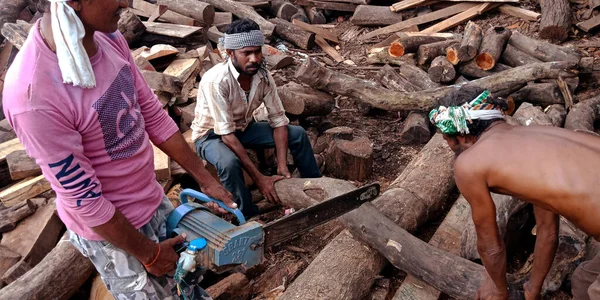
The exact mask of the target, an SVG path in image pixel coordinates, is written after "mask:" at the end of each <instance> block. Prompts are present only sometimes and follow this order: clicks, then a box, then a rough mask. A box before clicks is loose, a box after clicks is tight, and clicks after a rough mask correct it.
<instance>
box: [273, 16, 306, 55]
mask: <svg viewBox="0 0 600 300" xmlns="http://www.w3.org/2000/svg"><path fill="white" fill-rule="evenodd" d="M269 21H271V22H272V23H273V24H275V33H276V34H277V35H278V36H280V37H282V38H283V39H285V40H288V41H289V42H291V43H293V44H294V45H296V46H298V47H300V48H302V49H305V50H308V49H310V48H312V47H313V46H314V44H315V34H314V33H312V32H308V31H304V30H302V29H300V28H299V27H298V26H296V25H294V24H292V23H290V22H288V21H286V20H283V19H271V20H269Z"/></svg>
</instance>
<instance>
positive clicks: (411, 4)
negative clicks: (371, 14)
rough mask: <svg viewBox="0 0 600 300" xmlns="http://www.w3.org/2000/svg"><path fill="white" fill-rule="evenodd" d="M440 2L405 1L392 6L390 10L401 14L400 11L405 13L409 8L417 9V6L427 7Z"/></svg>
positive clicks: (426, 0)
mask: <svg viewBox="0 0 600 300" xmlns="http://www.w3.org/2000/svg"><path fill="white" fill-rule="evenodd" d="M436 2H439V1H436V0H433V1H432V0H404V1H400V2H398V3H394V4H392V6H390V10H391V11H393V12H399V11H403V10H405V9H409V8H413V7H417V6H425V5H430V4H433V3H436Z"/></svg>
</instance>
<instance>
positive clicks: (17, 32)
mask: <svg viewBox="0 0 600 300" xmlns="http://www.w3.org/2000/svg"><path fill="white" fill-rule="evenodd" d="M27 35H28V32H27V30H25V29H24V28H23V27H22V26H20V25H18V24H15V23H4V25H3V26H2V37H1V38H2V39H4V38H6V39H7V40H8V41H9V42H10V43H11V44H12V45H14V46H15V48H17V49H19V50H20V49H21V47H22V46H23V44H24V43H25V40H27Z"/></svg>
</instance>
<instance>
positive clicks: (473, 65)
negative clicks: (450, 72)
mask: <svg viewBox="0 0 600 300" xmlns="http://www.w3.org/2000/svg"><path fill="white" fill-rule="evenodd" d="M509 69H510V67H509V66H507V65H503V64H500V63H499V64H496V65H495V66H494V68H492V69H491V70H488V71H485V70H482V69H481V68H480V67H479V66H478V65H477V62H476V61H475V60H474V59H473V60H471V61H469V62H467V63H465V64H462V65H460V66H459V67H458V72H459V73H460V74H462V75H465V76H468V77H471V78H483V77H487V76H490V75H493V74H496V73H498V72H502V71H506V70H509Z"/></svg>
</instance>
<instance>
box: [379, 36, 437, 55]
mask: <svg viewBox="0 0 600 300" xmlns="http://www.w3.org/2000/svg"><path fill="white" fill-rule="evenodd" d="M446 40H447V39H446V38H442V37H436V36H408V37H404V38H400V39H398V40H396V41H394V42H392V43H391V44H390V48H389V51H390V54H391V55H394V56H397V57H399V56H402V55H404V54H406V53H411V52H416V51H417V49H419V46H421V45H424V44H430V43H435V42H442V41H446Z"/></svg>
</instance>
